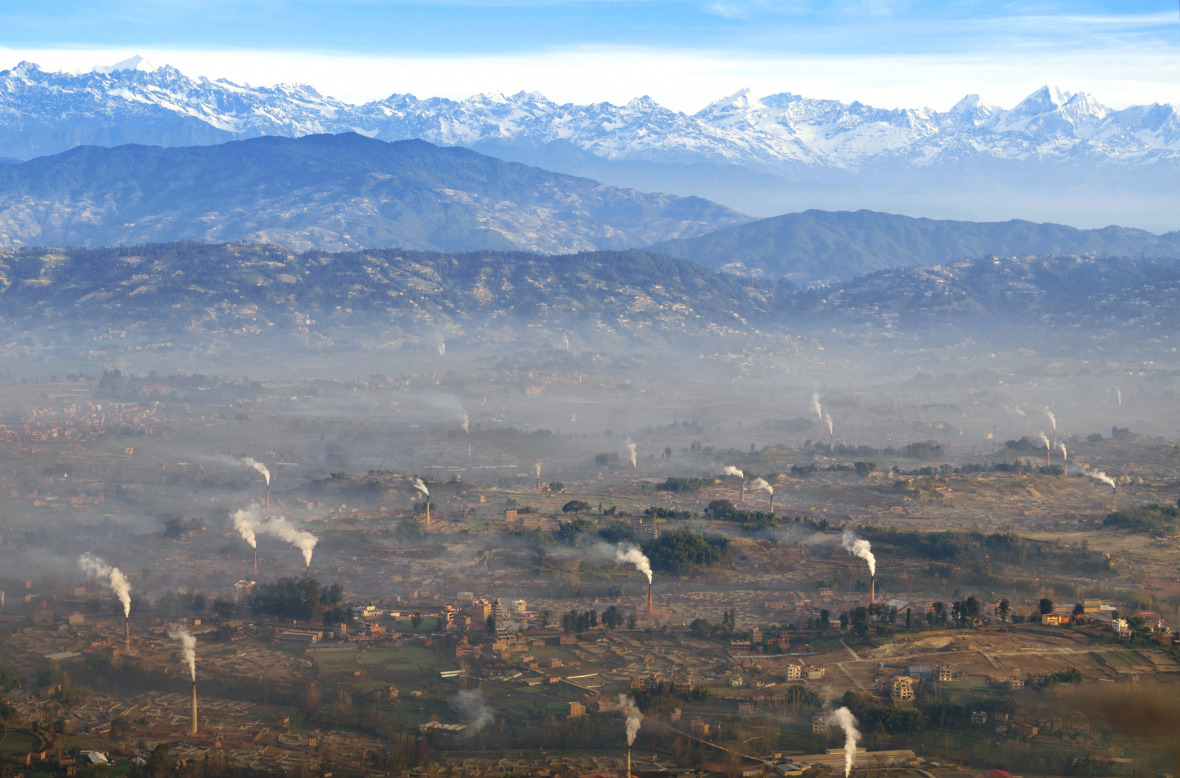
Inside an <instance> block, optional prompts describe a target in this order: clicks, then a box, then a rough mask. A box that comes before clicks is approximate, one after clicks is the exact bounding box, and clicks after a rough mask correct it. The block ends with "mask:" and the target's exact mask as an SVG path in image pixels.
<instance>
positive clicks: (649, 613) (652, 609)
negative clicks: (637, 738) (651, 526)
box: [628, 581, 655, 753]
mask: <svg viewBox="0 0 1180 778" xmlns="http://www.w3.org/2000/svg"><path fill="white" fill-rule="evenodd" d="M654 616H655V607H654V606H653V605H652V602H651V581H648V582H647V617H648V618H649V619H650V618H652V617H654ZM628 753H630V752H628Z"/></svg>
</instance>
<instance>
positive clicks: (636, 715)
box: [618, 694, 643, 748]
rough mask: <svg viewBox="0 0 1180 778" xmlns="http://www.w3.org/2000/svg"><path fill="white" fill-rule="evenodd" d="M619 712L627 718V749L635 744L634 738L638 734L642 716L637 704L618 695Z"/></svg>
mask: <svg viewBox="0 0 1180 778" xmlns="http://www.w3.org/2000/svg"><path fill="white" fill-rule="evenodd" d="M618 705H619V712H620V713H622V714H623V715H624V716H626V717H627V747H628V748H630V747H631V746H632V744H634V743H635V736H636V735H638V734H639V726H640V725H641V724H642V723H643V714H642V713H640V712H639V704H638V703H636V702H635V700H633V699H632V698H631V697H629V696H627V695H626V694H620V695H619V700H618Z"/></svg>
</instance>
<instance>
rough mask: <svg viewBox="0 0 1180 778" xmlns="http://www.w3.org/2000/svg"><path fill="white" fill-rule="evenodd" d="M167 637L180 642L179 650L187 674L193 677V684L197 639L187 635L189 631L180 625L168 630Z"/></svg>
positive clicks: (194, 681) (195, 677)
mask: <svg viewBox="0 0 1180 778" xmlns="http://www.w3.org/2000/svg"><path fill="white" fill-rule="evenodd" d="M168 637H170V638H172V639H173V640H179V641H180V650H181V651H182V652H183V653H184V661H185V664H187V665H188V671H189V674H190V675H191V676H192V677H193V683H196V682H197V639H196V638H195V637H193V636H192V635H190V634H189V631H188V630H187V629H185V628H184V627H183V626H182V625H180V624H176V625H174V626H172V627H169V628H168Z"/></svg>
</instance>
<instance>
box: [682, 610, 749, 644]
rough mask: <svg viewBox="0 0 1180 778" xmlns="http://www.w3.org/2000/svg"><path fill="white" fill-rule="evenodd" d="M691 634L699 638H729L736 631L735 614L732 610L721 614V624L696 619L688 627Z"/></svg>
mask: <svg viewBox="0 0 1180 778" xmlns="http://www.w3.org/2000/svg"><path fill="white" fill-rule="evenodd" d="M688 629H689V631H690V632H692V634H694V635H696V636H697V637H699V638H707V637H718V636H721V637H729V636H730V635H732V634H733V633H734V631H735V630H736V629H737V612H736V611H734V610H733V609H732V608H731V609H729V610H727V611H724V612H723V613H722V614H721V623H720V624H713V623H712V622H710V621H709V620H708V619H702V618H696V619H693V620H692V622H691V623H690V624H689V625H688Z"/></svg>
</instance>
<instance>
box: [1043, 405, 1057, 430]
mask: <svg viewBox="0 0 1180 778" xmlns="http://www.w3.org/2000/svg"><path fill="white" fill-rule="evenodd" d="M1045 416H1047V417H1048V418H1049V423H1050V424H1051V425H1053V431H1054V432H1056V431H1057V417H1056V416H1054V415H1053V411H1051V410H1049V409H1048V408H1046V409H1045Z"/></svg>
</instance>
